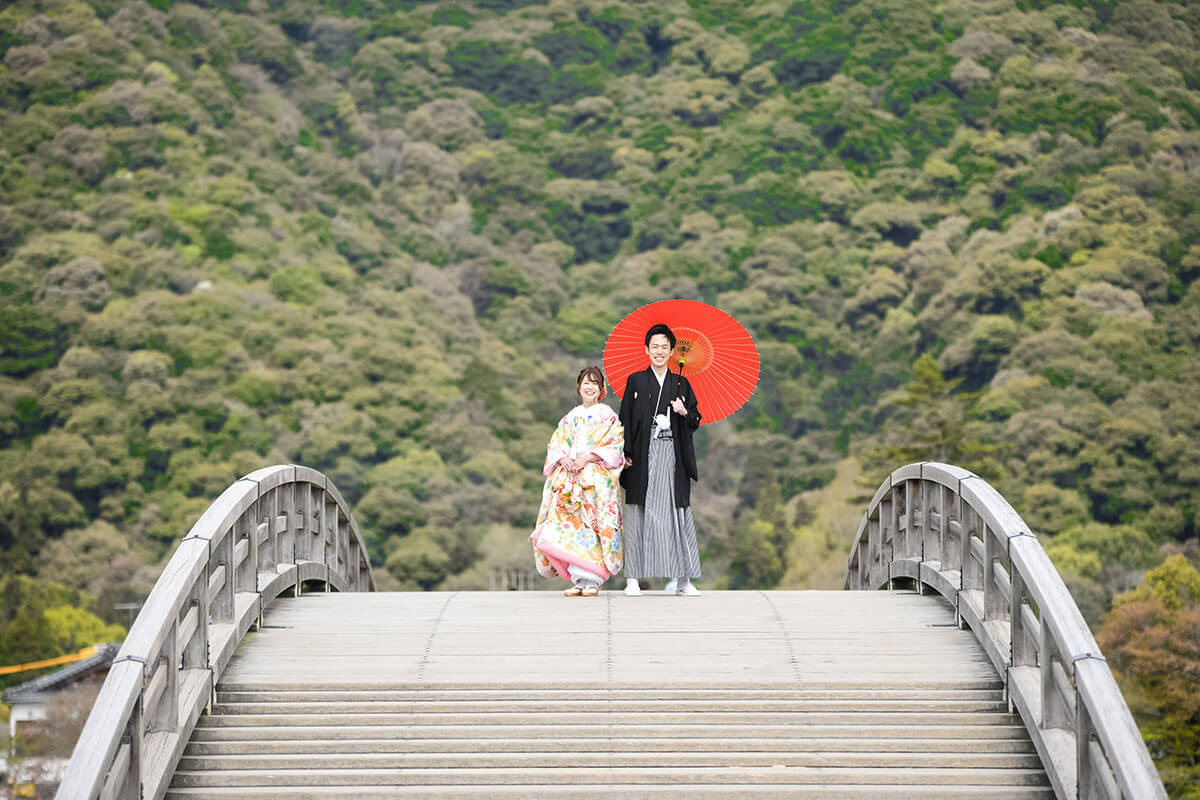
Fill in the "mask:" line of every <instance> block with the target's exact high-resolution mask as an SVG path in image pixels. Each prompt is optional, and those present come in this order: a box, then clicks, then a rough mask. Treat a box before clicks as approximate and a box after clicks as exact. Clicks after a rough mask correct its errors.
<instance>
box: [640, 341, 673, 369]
mask: <svg viewBox="0 0 1200 800" xmlns="http://www.w3.org/2000/svg"><path fill="white" fill-rule="evenodd" d="M673 349H674V348H672V347H671V340H670V339H668V338H667V337H666V335H664V334H661V333H656V334H654V335H653V336H651V337H650V344H649V345H647V346H646V355H648V356H650V363H651V364H652V365H653V366H654V368H655V369H662V368H663V367H665V366H666V365H667V361H668V359H670V358H671V350H673Z"/></svg>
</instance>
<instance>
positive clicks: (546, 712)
mask: <svg viewBox="0 0 1200 800" xmlns="http://www.w3.org/2000/svg"><path fill="white" fill-rule="evenodd" d="M167 796H168V798H170V800H230V799H231V798H243V799H245V798H256V799H257V800H281V799H282V798H291V799H293V800H295V799H296V798H306V799H315V798H325V797H349V796H354V797H357V798H359V799H360V800H366V798H401V797H410V796H411V797H441V798H484V797H492V798H494V797H514V798H515V797H521V798H526V800H532V799H533V798H547V799H548V798H572V799H575V798H601V797H618V796H625V797H638V798H666V797H672V798H676V797H679V796H689V797H700V798H708V799H709V800H712V799H713V798H757V797H790V798H810V799H811V798H825V799H826V800H830V798H842V799H843V800H844V799H845V798H867V797H869V798H890V799H891V800H918V798H919V800H936V799H937V798H942V800H950V798H954V799H955V800H965V799H967V798H1005V800H1049V799H1050V798H1051V797H1052V796H1053V791H1052V789H1051V788H1050V786H1049V782H1048V781H1047V780H1046V776H1045V772H1044V770H1043V769H1042V766H1041V762H1040V759H1039V758H1038V755H1037V752H1036V751H1035V749H1034V747H1033V744H1032V743H1031V741H1030V739H1029V737H1028V735H1027V733H1026V732H1025V730H1024V728H1022V727H1021V725H1020V724H1019V720H1018V719H1017V717H1016V716H1015V715H1014V714H1013V713H1011V711H1010V709H1009V708H1008V705H1007V703H1006V701H1005V698H1004V694H1003V691H1002V689H1001V681H1000V678H999V676H998V675H997V674H996V672H995V671H994V670H993V669H992V667H991V664H990V662H989V661H988V659H987V657H986V655H985V654H984V653H983V651H982V650H981V649H980V647H979V645H978V643H977V642H976V640H975V637H974V636H973V635H972V634H971V633H970V632H969V631H965V630H961V629H960V628H959V627H958V626H957V625H956V624H955V618H954V609H953V608H952V607H950V606H948V605H947V604H946V603H945V602H944V601H943V600H941V598H939V597H936V596H925V597H922V596H918V595H916V594H913V593H908V592H895V593H888V594H885V593H880V592H706V593H705V594H704V596H702V597H699V598H682V597H675V596H674V595H670V596H668V595H663V594H656V593H648V594H646V595H645V596H643V597H639V598H627V597H625V596H624V595H622V594H620V593H619V592H605V593H603V594H602V595H601V596H600V597H599V598H596V599H583V598H579V599H568V598H564V597H562V596H560V595H559V594H557V593H547V592H539V593H532V592H479V593H457V594H448V593H447V594H373V595H362V596H355V595H309V596H305V597H301V598H295V599H294V598H281V599H280V600H279V601H278V602H277V603H276V604H275V605H274V606H273V607H272V608H271V609H270V610H268V612H267V614H266V617H265V619H264V624H263V626H262V628H261V630H258V631H256V632H253V633H251V634H250V635H249V636H247V638H246V640H245V641H244V642H243V644H242V646H241V647H240V648H239V650H238V652H237V654H236V655H235V656H234V658H233V660H232V661H231V662H230V665H229V668H228V669H227V670H226V672H225V676H224V678H223V679H222V681H221V683H220V685H219V686H218V689H217V701H216V704H215V706H214V713H213V714H212V715H211V716H207V717H205V718H203V719H202V720H201V721H200V724H199V727H197V729H196V731H195V732H194V733H193V736H192V740H191V742H190V743H189V745H188V748H187V750H186V751H185V754H184V757H183V759H182V760H181V761H180V764H179V769H178V771H177V772H176V774H175V778H174V781H173V783H172V787H171V789H170V790H169V792H168V795H167Z"/></svg>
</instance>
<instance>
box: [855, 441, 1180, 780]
mask: <svg viewBox="0 0 1200 800" xmlns="http://www.w3.org/2000/svg"><path fill="white" fill-rule="evenodd" d="M897 581H900V582H904V583H911V584H912V585H915V587H916V588H917V589H918V590H919V591H922V592H923V591H926V590H928V589H933V590H935V591H937V592H938V593H940V594H941V595H942V596H943V597H945V598H946V600H947V601H948V602H949V603H950V604H951V605H953V606H954V607H955V609H956V611H957V617H958V620H959V624H960V625H962V624H965V625H967V626H969V627H970V629H971V630H972V631H973V632H974V633H975V636H976V637H977V638H978V639H979V642H980V644H981V645H982V646H983V649H984V651H985V652H986V653H987V656H988V658H989V659H990V660H991V662H992V665H993V666H994V667H995V668H996V671H997V672H998V673H999V674H1000V675H1001V676H1003V678H1004V683H1005V687H1006V691H1007V694H1008V697H1009V702H1010V704H1011V705H1012V706H1014V707H1015V708H1016V709H1017V711H1018V712H1019V713H1020V715H1021V719H1022V720H1023V721H1024V723H1025V726H1026V727H1027V728H1028V729H1029V733H1030V736H1031V737H1032V738H1033V742H1034V745H1035V746H1036V747H1037V750H1038V753H1039V754H1040V755H1041V758H1042V763H1043V764H1044V765H1045V767H1046V772H1047V773H1048V775H1049V776H1050V781H1051V784H1052V785H1053V786H1054V791H1055V794H1056V795H1057V796H1058V798H1060V800H1067V798H1080V799H1081V800H1099V799H1100V798H1103V799H1104V800H1122V799H1123V800H1156V799H1161V800H1166V796H1167V795H1166V792H1165V791H1164V789H1163V785H1162V782H1161V780H1160V779H1159V777H1158V772H1157V771H1156V770H1155V768H1154V763H1153V762H1152V761H1151V760H1150V755H1149V753H1148V752H1147V750H1146V746H1145V744H1144V743H1143V741H1142V738H1141V734H1140V733H1139V732H1138V729H1137V725H1135V724H1134V721H1133V717H1132V715H1131V714H1130V713H1129V708H1128V707H1127V706H1126V705H1125V700H1124V698H1122V697H1121V692H1120V690H1119V689H1118V688H1117V684H1116V681H1114V680H1113V676H1112V673H1111V672H1110V671H1109V669H1108V665H1107V664H1106V663H1105V662H1104V657H1103V655H1101V653H1100V648H1099V647H1098V646H1097V645H1096V640H1095V639H1094V638H1092V634H1091V631H1090V630H1089V629H1088V626H1087V623H1086V622H1085V621H1084V619H1083V615H1082V614H1080V613H1079V608H1078V607H1077V606H1076V605H1075V601H1074V600H1073V599H1072V598H1071V595H1070V593H1069V592H1068V591H1067V587H1066V585H1065V584H1064V583H1063V581H1062V578H1061V577H1060V576H1059V574H1058V572H1057V571H1056V570H1055V569H1054V566H1053V565H1052V564H1051V563H1050V559H1049V558H1048V557H1047V556H1046V553H1045V551H1044V550H1043V549H1042V546H1041V545H1040V544H1039V543H1038V540H1037V537H1036V536H1034V534H1033V533H1032V531H1030V529H1029V526H1027V525H1026V524H1025V523H1024V521H1023V520H1022V519H1021V517H1020V516H1019V515H1018V514H1017V512H1016V511H1014V510H1013V508H1012V506H1011V505H1009V504H1008V502H1007V501H1006V500H1005V499H1004V498H1003V497H1001V496H1000V494H999V493H998V492H997V491H996V490H995V489H993V488H992V487H991V486H990V485H989V484H988V483H987V482H986V481H984V480H983V479H982V478H980V477H979V476H978V475H975V474H973V473H971V472H968V471H967V470H964V469H960V468H959V467H953V466H950V465H948V464H939V463H921V464H910V465H908V466H905V467H901V468H900V469H898V470H896V471H895V472H893V473H892V474H891V475H890V476H889V477H888V479H887V480H886V481H884V482H883V485H882V486H880V487H879V490H878V491H877V492H875V496H874V497H873V498H871V504H870V505H869V506H868V508H867V512H866V514H864V515H863V519H862V522H861V523H860V524H859V527H858V533H857V534H856V536H855V538H854V546H853V548H852V550H851V553H850V563H849V566H848V568H847V570H846V580H845V588H847V589H881V588H891V587H892V586H893V584H895V583H896V582H897Z"/></svg>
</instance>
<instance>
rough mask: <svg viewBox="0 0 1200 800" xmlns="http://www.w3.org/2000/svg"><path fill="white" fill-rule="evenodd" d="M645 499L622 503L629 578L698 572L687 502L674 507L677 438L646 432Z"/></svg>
mask: <svg viewBox="0 0 1200 800" xmlns="http://www.w3.org/2000/svg"><path fill="white" fill-rule="evenodd" d="M647 466H648V471H649V481H648V482H647V484H646V505H645V506H635V505H626V506H625V576H626V577H627V578H699V577H700V548H699V547H697V545H696V525H695V523H693V521H692V509H691V508H676V507H675V443H674V442H673V441H672V440H671V439H669V438H667V439H663V438H659V437H657V436H651V437H650V461H649V464H648V465H647Z"/></svg>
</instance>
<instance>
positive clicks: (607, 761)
mask: <svg viewBox="0 0 1200 800" xmlns="http://www.w3.org/2000/svg"><path fill="white" fill-rule="evenodd" d="M547 745H551V746H553V747H554V748H555V749H554V750H547V751H543V752H530V753H490V752H468V753H386V754H382V753H369V754H353V755H351V754H305V755H302V754H296V753H285V754H277V755H260V754H236V755H219V756H191V755H185V756H184V757H183V758H182V759H180V761H179V766H178V768H177V769H178V770H180V771H183V772H198V771H201V770H209V771H212V772H214V773H215V772H226V771H240V770H271V771H279V772H280V773H283V772H284V771H289V770H290V771H295V770H411V769H438V770H455V769H463V768H471V769H524V770H532V771H541V770H544V769H558V768H563V767H580V768H582V767H593V768H596V769H604V770H612V769H618V768H619V769H629V768H635V767H652V768H662V767H770V768H778V767H828V768H834V767H854V768H867V767H870V768H892V769H908V768H920V767H962V766H964V765H967V764H970V768H971V769H1026V770H1034V769H1039V768H1040V767H1041V760H1040V759H1039V758H1038V756H1037V754H1036V753H1027V754H1012V753H970V754H967V753H962V752H942V753H913V752H904V753H877V752H876V753H863V752H858V753H846V752H838V751H825V752H807V753H796V752H782V751H765V752H743V751H740V750H732V749H727V750H720V749H718V750H707V751H706V750H702V749H700V748H694V749H690V750H687V751H679V752H669V751H665V752H651V753H645V752H637V751H630V750H623V751H622V750H609V751H607V752H592V753H585V752H573V751H571V750H569V749H567V750H564V749H559V748H560V747H561V746H560V745H559V743H558V742H547Z"/></svg>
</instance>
